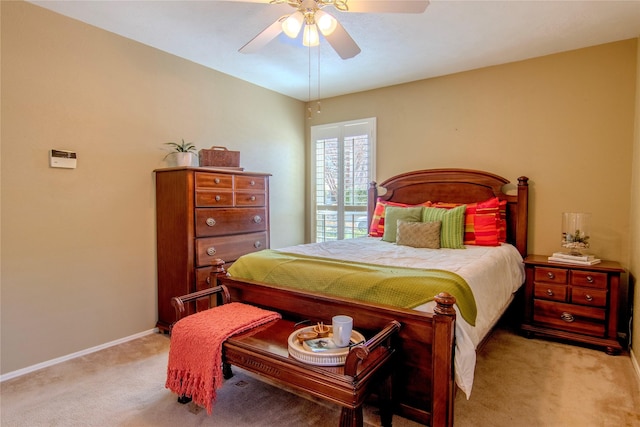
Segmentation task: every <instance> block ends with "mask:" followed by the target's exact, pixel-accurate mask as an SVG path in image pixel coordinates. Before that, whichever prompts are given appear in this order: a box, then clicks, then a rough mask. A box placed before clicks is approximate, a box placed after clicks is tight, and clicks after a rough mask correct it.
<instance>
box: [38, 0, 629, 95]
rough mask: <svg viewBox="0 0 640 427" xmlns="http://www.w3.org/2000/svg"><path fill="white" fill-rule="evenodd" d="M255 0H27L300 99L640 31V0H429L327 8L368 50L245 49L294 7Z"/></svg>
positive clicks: (291, 45)
mask: <svg viewBox="0 0 640 427" xmlns="http://www.w3.org/2000/svg"><path fill="white" fill-rule="evenodd" d="M259 1H261V0H248V1H247V2H243V1H242V0H236V1H218V0H209V1H202V0H201V1H151V0H144V1H115V0H111V1H95V0H92V1H31V3H34V4H37V5H39V6H42V7H45V8H47V9H50V10H53V11H55V12H58V13H61V14H63V15H66V16H69V17H71V18H74V19H78V20H80V21H83V22H86V23H88V24H91V25H94V26H96V27H99V28H102V29H105V30H107V31H111V32H113V33H116V34H119V35H121V36H124V37H127V38H130V39H133V40H136V41H138V42H141V43H144V44H146V45H149V46H153V47H155V48H158V49H160V50H163V51H166V52H169V53H171V54H174V55H177V56H180V57H182V58H186V59H188V60H191V61H193V62H196V63H198V64H202V65H204V66H207V67H210V68H212V69H215V70H218V71H221V72H223V73H226V74H230V75H232V76H235V77H237V78H239V79H242V80H246V81H249V82H251V83H254V84H256V85H259V86H262V87H265V88H268V89H271V90H274V91H276V92H279V93H282V94H284V95H288V96H291V97H293V98H296V99H299V100H303V101H307V100H309V99H317V98H327V97H330V96H336V95H342V94H347V93H353V92H359V91H363V90H368V89H373V88H377V87H383V86H390V85H394V84H398V83H405V82H409V81H414V80H421V79H425V78H429V77H435V76H441V75H445V74H451V73H455V72H459V71H465V70H470V69H475V68H480V67H486V66H490V65H496V64H502V63H507V62H512V61H518V60H522V59H526V58H532V57H536V56H542V55H547V54H551V53H556V52H562V51H567V50H572V49H578V48H581V47H587V46H593V45H598V44H602V43H608V42H612V41H618V40H624V39H629V38H634V37H638V36H640V0H627V1H613V0H601V1H580V0H567V1H542V0H535V1H519V0H509V1H484V0H472V1H450V0H432V1H431V4H430V5H429V7H428V8H427V10H426V12H424V13H423V14H362V13H343V12H337V11H335V10H334V9H333V8H327V9H325V10H326V11H328V12H331V13H332V14H333V15H334V16H335V17H336V18H338V20H339V21H340V22H341V23H342V25H343V26H344V27H345V29H346V30H347V31H348V32H349V34H350V35H351V36H352V37H353V39H354V40H355V41H356V43H358V45H359V46H360V48H361V49H362V53H360V54H359V55H358V56H356V57H354V58H351V59H347V60H342V59H341V58H340V57H339V56H338V55H337V54H336V53H335V51H333V49H332V48H331V46H329V45H328V44H327V42H326V41H324V40H323V41H322V42H321V45H320V48H319V52H318V50H317V48H314V49H313V50H311V52H310V51H309V49H308V48H306V47H303V46H302V45H301V42H300V41H297V40H291V39H288V38H287V37H286V36H284V34H282V35H280V36H279V38H276V39H275V40H273V41H272V42H271V43H269V44H268V45H267V46H265V47H264V48H263V49H262V50H260V51H259V52H258V53H254V54H242V53H239V52H238V49H239V48H240V47H242V46H243V45H244V44H245V43H247V42H248V41H249V40H251V39H252V38H253V37H254V36H255V35H256V34H258V33H259V32H261V31H262V30H263V29H264V28H266V27H267V26H269V25H270V24H271V23H272V22H273V21H275V20H276V19H278V18H279V17H280V16H282V15H285V14H289V13H291V12H292V11H293V9H292V8H291V7H289V6H287V5H270V4H260V3H258V2H259ZM262 1H268V0H262ZM318 57H319V58H320V66H319V67H318V64H317V62H318ZM310 63H311V66H310ZM318 70H319V71H320V82H319V83H320V84H318V81H317V76H318ZM310 75H311V84H310Z"/></svg>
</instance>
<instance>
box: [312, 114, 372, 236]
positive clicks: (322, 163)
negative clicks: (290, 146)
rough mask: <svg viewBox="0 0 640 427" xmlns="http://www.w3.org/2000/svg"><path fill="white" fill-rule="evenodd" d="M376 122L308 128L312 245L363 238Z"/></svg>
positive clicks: (366, 229) (355, 122) (367, 120)
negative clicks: (310, 159)
mask: <svg viewBox="0 0 640 427" xmlns="http://www.w3.org/2000/svg"><path fill="white" fill-rule="evenodd" d="M375 136H376V119H375V118H369V119H363V120H354V121H350V122H341V123H333V124H327V125H320V126H312V127H311V153H312V161H311V174H312V176H311V180H310V181H311V186H312V195H313V197H312V207H313V209H312V211H313V221H312V241H315V242H324V241H328V240H342V239H351V238H354V237H360V236H365V235H367V231H368V226H369V224H368V222H367V191H368V188H369V183H370V182H371V181H373V179H374V176H375V170H374V169H375V163H376V162H375Z"/></svg>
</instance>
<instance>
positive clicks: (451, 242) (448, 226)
mask: <svg viewBox="0 0 640 427" xmlns="http://www.w3.org/2000/svg"><path fill="white" fill-rule="evenodd" d="M466 209H467V205H460V206H458V207H456V208H453V209H442V208H423V210H422V222H433V221H442V226H441V228H440V247H441V248H450V249H464V243H463V242H464V212H465V210H466Z"/></svg>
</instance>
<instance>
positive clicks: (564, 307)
mask: <svg viewBox="0 0 640 427" xmlns="http://www.w3.org/2000/svg"><path fill="white" fill-rule="evenodd" d="M547 258H548V257H547V256H543V255H529V256H528V257H527V258H526V259H525V260H524V263H525V271H526V283H525V297H524V298H525V309H524V321H523V323H522V325H521V328H522V330H523V331H524V332H525V333H526V334H527V335H529V336H531V335H534V334H535V335H540V336H547V337H554V338H561V339H566V340H570V341H574V342H581V343H585V344H590V345H595V346H600V347H604V348H605V350H606V352H607V354H618V353H620V351H621V350H622V346H621V345H620V343H619V342H618V338H617V333H618V297H619V289H620V275H621V274H622V273H623V272H624V269H622V267H621V266H620V264H619V263H617V262H614V261H602V262H601V263H599V264H595V265H589V266H581V265H573V264H560V263H556V262H549V261H548V260H547Z"/></svg>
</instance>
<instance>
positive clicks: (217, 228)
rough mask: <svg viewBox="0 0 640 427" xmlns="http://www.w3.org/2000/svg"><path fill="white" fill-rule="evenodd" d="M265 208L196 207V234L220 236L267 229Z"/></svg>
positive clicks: (198, 235) (199, 235)
mask: <svg viewBox="0 0 640 427" xmlns="http://www.w3.org/2000/svg"><path fill="white" fill-rule="evenodd" d="M266 218H267V210H266V209H265V208H229V209H226V208H222V209H213V208H211V209H209V208H198V209H196V236H197V237H204V236H222V235H227V234H239V233H251V232H256V231H265V230H266V229H267V221H266Z"/></svg>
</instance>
